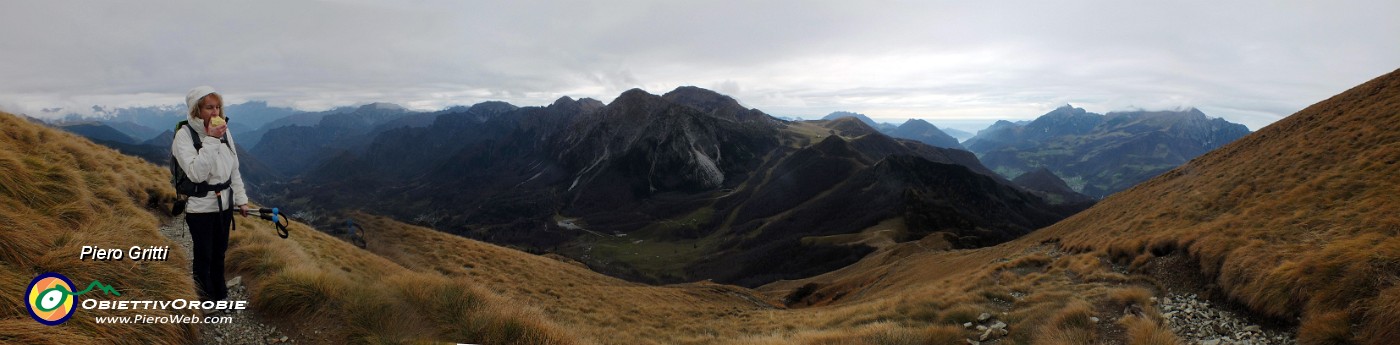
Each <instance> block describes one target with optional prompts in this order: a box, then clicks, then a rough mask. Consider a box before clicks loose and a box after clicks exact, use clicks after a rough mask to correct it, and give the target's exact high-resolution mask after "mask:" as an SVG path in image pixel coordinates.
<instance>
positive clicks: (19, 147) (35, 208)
mask: <svg viewBox="0 0 1400 345" xmlns="http://www.w3.org/2000/svg"><path fill="white" fill-rule="evenodd" d="M167 181H169V173H168V172H167V171H165V170H162V169H161V168H158V167H156V166H153V165H150V164H146V163H144V162H142V161H141V160H140V159H138V158H135V157H130V156H124V155H122V154H120V153H117V152H116V151H113V150H111V149H108V148H106V147H102V146H98V145H96V144H93V143H91V142H89V141H87V139H83V138H81V137H78V136H76V135H72V134H68V133H65V132H62V131H58V130H53V129H49V128H45V127H43V126H40V125H37V124H33V123H29V122H28V121H26V120H23V119H20V118H18V117H15V116H14V115H11V114H5V113H0V286H3V287H4V289H5V290H6V293H3V294H0V342H4V343H11V342H12V343H30V344H35V343H158V344H159V343H164V344H181V343H188V342H191V341H193V340H194V338H195V337H196V336H197V334H196V332H195V328H194V327H193V326H191V325H172V324H126V325H106V324H104V325H98V324H96V321H95V317H98V316H131V315H132V314H131V313H130V312H128V311H118V310H110V311H100V310H85V309H77V310H75V311H74V313H75V314H74V315H73V317H72V318H71V319H69V320H68V321H67V322H66V323H64V324H63V325H60V326H55V327H50V326H44V325H42V324H39V323H37V322H35V321H34V320H32V319H30V317H29V314H28V311H26V309H25V302H24V300H23V299H24V297H23V296H24V294H23V293H21V292H19V291H20V290H22V289H24V287H25V286H27V285H28V284H29V281H30V280H31V279H33V278H34V277H35V276H37V275H39V274H40V273H44V272H57V273H60V274H63V275H65V276H67V277H69V279H71V280H73V283H74V284H76V285H85V284H87V283H89V282H91V281H93V280H98V281H101V282H103V283H105V284H109V285H112V286H113V287H115V288H116V289H117V290H118V291H120V292H121V296H120V297H112V299H113V300H173V299H181V298H183V299H195V298H196V296H195V294H194V283H193V280H192V279H191V278H190V274H189V271H188V270H189V267H188V262H189V261H188V259H187V258H185V257H184V256H183V254H182V253H180V252H179V251H178V250H176V251H172V252H171V253H170V258H169V260H168V261H132V260H130V259H125V260H122V261H100V262H99V261H93V260H79V259H78V253H79V251H80V250H81V248H82V246H84V245H93V246H98V247H101V248H122V249H123V250H125V249H126V248H130V247H131V246H136V245H139V246H143V247H145V246H171V247H175V244H174V243H172V242H171V241H169V240H167V239H166V238H165V237H164V236H162V235H161V234H160V233H159V231H158V228H159V224H160V220H159V219H158V218H157V217H156V216H155V215H154V214H153V213H152V212H153V211H152V209H149V208H146V207H145V206H146V205H157V206H160V205H164V204H165V203H166V202H168V201H169V200H171V199H172V198H173V196H174V195H173V193H171V192H169V191H167V189H169V188H165V185H166V184H168V183H169V182H167ZM75 288H78V289H82V288H83V286H77V287H75ZM97 295H100V293H99V294H97ZM97 295H94V296H84V297H90V298H97V299H107V297H105V296H97ZM79 298H80V299H81V298H83V297H79ZM142 313H143V314H146V315H153V316H160V315H172V314H173V315H189V312H188V311H169V310H167V311H149V312H148V311H143V312H142Z"/></svg>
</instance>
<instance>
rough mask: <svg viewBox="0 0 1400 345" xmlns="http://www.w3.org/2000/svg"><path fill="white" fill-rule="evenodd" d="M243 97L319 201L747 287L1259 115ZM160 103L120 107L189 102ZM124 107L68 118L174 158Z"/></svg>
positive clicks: (1061, 191)
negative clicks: (94, 119)
mask: <svg viewBox="0 0 1400 345" xmlns="http://www.w3.org/2000/svg"><path fill="white" fill-rule="evenodd" d="M230 109H234V108H233V107H231V108H230ZM237 109H239V111H240V113H244V114H247V115H245V116H246V118H250V120H246V122H245V123H246V124H247V126H244V127H242V128H243V130H242V131H236V132H234V137H235V138H238V142H239V143H240V155H242V157H243V159H244V161H243V167H244V170H243V173H244V177H245V179H248V180H249V181H252V182H253V183H255V184H256V187H255V188H254V189H255V190H250V193H253V195H254V196H255V197H256V198H258V199H259V200H267V201H270V202H273V203H276V204H278V205H282V206H285V207H289V208H291V209H307V210H314V211H317V212H338V211H340V210H346V209H362V208H374V209H376V210H377V212H379V213H384V214H390V215H393V216H395V217H397V218H399V219H402V220H405V221H414V220H416V221H417V222H419V223H420V224H425V225H432V226H434V227H436V228H439V229H442V230H444V231H448V232H453V233H457V234H460V235H464V236H469V237H473V238H478V239H483V240H487V241H491V242H495V243H503V244H508V245H513V246H517V247H520V248H523V249H528V250H532V251H552V252H558V253H563V254H566V255H568V256H570V257H573V258H574V259H577V260H579V261H581V262H584V263H586V264H588V265H590V266H591V267H593V268H595V269H597V270H600V271H603V272H606V273H609V274H612V275H615V276H621V277H626V278H629V279H634V280H638V281H646V282H677V281H688V280H695V279H716V280H718V281H724V282H733V283H739V284H744V285H750V286H753V285H759V284H763V283H766V282H770V281H773V280H777V279H791V278H797V277H804V276H809V275H812V274H817V273H821V272H826V271H829V270H831V269H835V268H837V267H841V266H842V265H845V264H848V263H851V262H854V261H855V260H857V259H859V258H860V257H862V256H863V255H864V253H866V252H868V251H869V250H871V247H869V246H866V245H862V244H860V243H868V242H869V241H875V240H876V239H874V238H883V239H884V240H889V241H907V240H911V239H918V238H924V237H927V235H929V234H935V233H941V234H943V235H940V236H942V237H941V238H943V240H944V241H946V242H947V243H949V244H950V245H952V246H954V247H963V248H970V247H980V246H987V245H992V244H996V243H1000V242H1003V241H1006V240H1009V239H1012V238H1015V237H1017V236H1019V235H1020V234H1024V233H1026V232H1029V231H1031V230H1033V229H1036V228H1039V227H1041V226H1045V225H1048V224H1050V223H1053V222H1054V221H1056V220H1058V219H1061V218H1063V217H1066V216H1068V215H1070V214H1073V213H1075V212H1077V211H1078V210H1081V209H1083V208H1085V207H1088V206H1090V205H1092V204H1093V201H1094V198H1092V197H1088V196H1085V195H1084V194H1090V195H1093V196H1102V195H1106V194H1107V193H1111V192H1112V191H1115V190H1116V189H1115V188H1118V189H1121V188H1126V187H1127V186H1131V184H1132V183H1135V181H1140V180H1141V179H1145V178H1148V177H1151V176H1153V175H1155V174H1156V173H1158V172H1160V171H1159V170H1161V169H1170V168H1171V167H1174V166H1176V165H1179V164H1180V163H1181V162H1185V161H1186V160H1189V158H1190V157H1194V156H1195V155H1199V154H1200V153H1201V152H1204V150H1207V149H1208V148H1209V147H1215V146H1219V145H1220V144H1224V143H1227V142H1229V141H1231V140H1233V139H1234V138H1238V135H1243V134H1237V133H1235V132H1232V131H1236V132H1238V131H1242V133H1247V130H1244V129H1243V126H1239V125H1234V124H1229V123H1227V122H1224V121H1223V120H1219V119H1208V118H1205V116H1204V114H1200V112H1199V111H1197V110H1194V109H1192V110H1189V111H1186V112H1131V113H1110V114H1109V115H1098V114H1092V113H1087V112H1085V111H1083V109H1078V108H1072V107H1064V108H1061V109H1057V110H1056V111H1053V112H1051V113H1050V114H1047V115H1046V116H1042V117H1041V119H1037V120H1036V121H1029V122H1019V123H1013V122H1007V121H1001V122H998V123H996V124H994V125H992V126H991V127H989V128H988V129H986V130H983V131H981V132H980V133H979V134H978V135H977V136H976V137H974V138H972V139H971V140H968V141H967V142H965V144H966V145H967V147H968V149H971V150H972V151H973V152H977V154H974V153H972V152H968V151H964V150H963V144H959V143H958V141H957V139H954V138H953V137H952V136H949V135H948V134H947V133H945V132H943V131H942V130H941V129H939V128H938V127H936V126H934V125H933V124H930V123H928V122H927V121H923V120H909V121H906V122H905V123H904V124H901V125H899V126H895V125H892V124H884V123H875V122H874V121H873V120H870V118H869V117H866V116H864V115H861V114H857V113H849V112H836V113H833V114H831V115H829V116H828V120H819V121H789V120H780V119H777V118H774V117H771V116H768V115H767V114H764V113H763V112H761V111H759V110H756V109H749V108H745V107H743V106H741V105H740V104H739V103H738V102H737V101H736V100H734V99H733V98H730V97H728V96H724V95H721V94H718V93H715V92H713V91H709V90H705V89H701V88H696V87H682V88H678V89H676V90H673V91H671V92H669V93H666V94H664V95H659V96H658V95H653V94H649V93H647V92H645V91H642V90H630V91H627V92H624V93H623V94H621V95H619V96H618V97H617V99H615V100H614V101H613V102H612V103H609V104H604V103H602V102H599V101H596V100H592V99H587V98H585V99H578V100H575V99H571V98H568V97H564V98H561V99H559V100H558V101H556V102H554V103H553V104H551V105H549V106H544V107H524V108H521V107H517V106H514V105H511V104H508V103H504V102H484V103H480V104H477V105H474V106H471V107H454V108H449V109H446V110H443V111H438V112H414V111H409V110H407V109H404V108H402V107H400V106H397V105H393V104H387V103H374V104H369V105H364V106H359V107H347V108H338V109H334V110H330V111H324V112H295V111H290V110H288V111H283V108H270V107H266V104H264V103H249V104H244V105H239V106H238V108H237ZM158 110H160V109H147V110H145V112H122V113H133V114H145V115H143V116H135V115H132V116H129V118H131V119H143V120H142V121H146V122H149V123H163V122H166V121H174V122H178V121H175V120H176V119H177V118H176V116H181V117H179V118H178V119H182V118H183V117H182V116H183V114H180V113H178V112H177V113H173V115H172V114H166V115H158V114H159V113H160V111H158ZM259 111H261V112H262V113H261V114H272V113H277V114H285V115H284V116H282V117H280V118H272V117H271V116H262V115H258V116H253V114H259V113H258V112H259ZM229 112H230V116H234V118H235V120H234V121H235V122H238V121H243V120H238V119H243V118H244V117H236V116H235V115H234V114H233V110H230V111H229ZM159 116H166V117H168V118H160V117H159ZM152 118H155V119H159V120H158V121H157V120H152ZM174 122H171V123H170V124H169V126H171V127H172V128H173V123H174ZM128 123H129V124H137V123H136V122H116V123H113V122H107V123H106V124H103V123H85V124H73V125H72V126H71V127H72V128H70V129H69V130H70V131H73V132H77V133H80V134H83V135H84V136H88V137H89V138H92V139H94V141H97V142H99V143H102V144H104V145H108V146H111V147H114V148H117V149H118V150H121V151H122V152H126V153H128V154H133V155H138V156H141V157H144V158H146V159H147V160H150V161H152V162H154V163H157V164H166V163H167V162H168V156H169V141H170V136H171V135H172V133H171V132H170V130H169V129H164V130H163V131H162V132H160V133H159V134H158V135H157V136H156V137H154V138H151V139H148V140H145V141H139V139H135V138H131V136H130V135H127V134H125V133H123V132H124V131H120V130H117V129H116V127H122V126H125V127H134V126H129V125H116V124H128ZM252 125H257V127H256V129H252V128H251V127H252ZM1232 125H1233V126H1232ZM1235 126H1238V127H1235ZM125 132H131V129H130V128H129V129H128V131H125ZM1212 145H1214V146H1212ZM978 155H981V156H982V157H981V159H979V157H978ZM1028 157H1029V158H1028ZM984 162H986V163H985V164H986V165H985V166H984ZM1060 163H1065V164H1064V165H1056V164H1060ZM1068 163H1074V164H1068ZM1075 169H1091V170H1090V171H1093V172H1095V173H1097V174H1098V175H1086V174H1085V173H1082V172H1081V170H1075ZM1092 169H1097V170H1092ZM1012 177H1015V179H1010V178H1012ZM1081 191H1084V192H1087V193H1084V194H1081V193H1080V192H1081ZM876 228H881V229H885V230H890V231H883V230H882V231H876V230H874V229H876ZM872 236H873V237H872ZM879 241H883V240H879ZM662 251H664V252H666V253H667V255H659V253H660V252H662ZM647 253H653V255H652V256H650V257H648V256H647ZM662 257H665V259H662Z"/></svg>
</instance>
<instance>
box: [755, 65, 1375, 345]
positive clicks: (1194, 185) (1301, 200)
mask: <svg viewBox="0 0 1400 345" xmlns="http://www.w3.org/2000/svg"><path fill="white" fill-rule="evenodd" d="M1397 127H1400V72H1392V73H1390V74H1387V75H1385V76H1382V77H1379V78H1377V79H1375V80H1372V81H1370V82H1367V83H1365V84H1362V85H1360V86H1357V87H1355V88H1353V89H1351V90H1348V91H1346V92H1344V93H1342V94H1339V95H1337V96H1334V97H1332V98H1330V99H1328V100H1325V101H1322V102H1319V103H1317V104H1315V105H1313V106H1310V107H1308V108H1307V109H1304V110H1302V111H1300V112H1298V113H1296V114H1294V115H1292V116H1290V117H1288V118H1286V119H1284V120H1281V121H1279V122H1277V123H1275V124H1273V125H1271V126H1269V127H1266V128H1264V129H1262V130H1260V131H1259V132H1257V133H1254V134H1252V135H1250V136H1247V137H1245V138H1243V139H1241V140H1239V141H1236V142H1234V143H1232V144H1230V145H1227V146H1224V147H1222V148H1220V149H1219V150H1216V151H1213V152H1211V153H1208V154H1206V155H1204V156H1202V157H1199V158H1197V159H1195V160H1193V161H1191V162H1189V163H1188V164H1186V165H1184V166H1182V167H1180V168H1178V169H1175V170H1172V171H1170V172H1168V173H1166V174H1164V175H1163V176H1160V177H1158V178H1155V179H1153V180H1150V181H1148V182H1146V183H1144V184H1142V185H1139V186H1137V187H1135V188H1132V189H1130V190H1127V191H1124V192H1122V193H1119V194H1116V195H1114V196H1112V197H1110V198H1108V199H1105V200H1104V201H1102V202H1100V203H1099V204H1098V205H1096V206H1094V207H1092V208H1090V209H1089V210H1087V211H1084V212H1082V213H1079V214H1077V215H1075V216H1073V217H1071V218H1069V219H1067V220H1064V221H1061V222H1060V223H1057V224H1055V225H1053V226H1050V227H1048V228H1045V229H1041V230H1038V231H1036V232H1033V233H1031V234H1030V235H1027V236H1026V237H1023V238H1021V239H1018V240H1016V241H1013V242H1009V243H1006V244H1003V245H999V246H996V247H991V248H983V249H977V250H967V251H955V252H938V251H929V250H925V249H923V248H922V247H907V246H906V248H905V250H907V252H904V253H901V252H899V250H898V247H894V248H890V249H887V250H882V251H881V252H877V253H876V254H875V255H871V256H869V257H867V258H865V259H864V260H862V261H861V262H860V263H857V264H856V265H853V266H851V267H847V268H845V269H842V270H839V271H836V272H831V273H828V274H826V275H823V276H819V277H816V278H813V279H807V280H803V281H792V282H778V283H774V284H770V285H768V286H765V287H764V288H763V289H762V290H763V291H766V292H768V293H770V294H782V293H786V292H790V291H797V290H799V289H800V288H801V287H802V286H803V285H805V284H809V283H810V284H813V285H814V286H815V288H812V289H810V290H813V292H812V293H811V294H810V295H809V296H815V297H808V301H807V303H812V304H823V303H845V304H858V303H864V304H886V305H888V307H889V308H886V309H880V310H879V311H876V313H877V314H879V313H883V314H884V315H886V316H887V317H889V318H892V319H898V320H904V319H905V318H904V316H902V314H901V313H898V312H897V311H895V312H887V311H884V310H898V309H899V308H900V307H901V306H907V305H909V304H910V303H911V302H912V303H914V304H915V305H918V304H926V303H942V302H940V301H943V300H945V299H941V298H940V297H934V296H937V295H940V294H949V293H951V294H952V296H963V297H958V298H970V300H969V301H966V303H971V304H972V305H977V304H981V305H988V304H991V305H996V304H997V303H998V302H996V301H997V300H1001V301H1007V302H1011V303H1005V304H1002V306H1003V307H1004V308H1005V309H1007V310H1009V314H1010V315H1011V317H1013V318H1014V317H1015V315H1017V314H1025V313H1034V312H1035V309H1037V308H1039V307H1037V306H1036V302H1035V301H1056V302H1051V303H1052V304H1049V305H1055V304H1059V303H1066V302H1068V303H1071V304H1073V303H1078V302H1074V300H1085V301H1086V302H1090V303H1091V304H1092V305H1094V306H1097V307H1096V309H1097V310H1099V311H1100V312H1111V311H1112V310H1114V309H1120V310H1121V309H1122V308H1116V306H1114V307H1109V308H1104V307H1103V306H1104V305H1105V304H1106V303H1107V302H1111V301H1114V300H1122V298H1115V297H1114V296H1116V295H1124V294H1127V295H1137V294H1140V292H1130V291H1133V290H1131V289H1135V287H1133V286H1138V287H1142V288H1145V289H1148V290H1150V291H1152V292H1157V293H1161V292H1162V291H1163V290H1185V291H1193V292H1200V293H1204V294H1207V295H1214V297H1215V298H1217V299H1221V300H1226V301H1230V302H1233V303H1237V304H1239V305H1240V306H1241V307H1242V308H1244V309H1245V310H1248V311H1250V312H1252V313H1254V314H1255V315H1257V316H1261V317H1264V318H1273V319H1274V320H1275V321H1276V322H1278V323H1281V324H1283V325H1285V327H1291V326H1292V325H1296V332H1297V336H1298V340H1299V342H1300V343H1303V344H1349V343H1364V344H1388V343H1391V342H1393V341H1394V339H1400V284H1397V283H1400V197H1397V196H1396V191H1400V175H1397V174H1396V171H1397V170H1396V169H1397V165H1396V162H1397V161H1400V128H1397ZM901 246H903V245H901ZM1101 282H1102V283H1112V284H1110V285H1104V286H1092V285H1094V284H1098V283H1101ZM1086 283H1088V284H1091V286H1084V287H1075V286H1076V285H1082V284H1086ZM1118 284H1122V285H1118ZM1124 289H1128V290H1124ZM1002 294H1009V295H1012V297H1016V296H1015V295H1017V294H1020V295H1024V297H1023V298H1022V297H1016V298H1014V299H1006V298H1004V297H1005V296H998V295H1002ZM1055 294H1059V295H1060V296H1059V297H1057V298H1051V297H1037V295H1040V296H1053V295H1055ZM836 295H840V296H845V298H844V299H840V301H835V302H833V300H836V299H835V298H833V297H831V296H836ZM978 295H980V297H979V296H978ZM891 296H905V297H904V298H905V299H906V300H904V301H901V300H900V299H898V298H892V297H891ZM967 296H971V297H967ZM990 296H997V297H994V298H990V299H988V298H989V297H990ZM962 305H967V304H960V305H958V306H955V307H953V308H960V307H961V306H962ZM1066 310H1069V309H1061V311H1060V312H1059V313H1061V314H1063V313H1064V312H1065V311H1066ZM1145 314H1148V315H1151V314H1152V313H1145ZM1046 319H1047V318H1043V317H1035V318H1024V319H1020V320H1017V322H1011V324H1012V328H1019V329H1032V330H1037V332H1040V333H1041V334H1044V335H1046V336H1047V337H1048V336H1049V335H1052V334H1057V333H1056V329H1058V328H1057V326H1053V325H1054V322H1053V321H1052V322H1050V323H1045V320H1046ZM1022 322H1029V323H1030V324H1022ZM1134 327H1138V326H1133V325H1128V324H1125V325H1124V329H1125V330H1128V331H1129V332H1128V333H1130V334H1131V333H1132V332H1131V330H1132V329H1134ZM1097 337H1098V336H1096V338H1097ZM1040 339H1044V338H1040ZM1028 340H1029V339H1028ZM1037 341H1039V340H1037Z"/></svg>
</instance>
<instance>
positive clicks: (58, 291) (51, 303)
mask: <svg viewBox="0 0 1400 345" xmlns="http://www.w3.org/2000/svg"><path fill="white" fill-rule="evenodd" d="M94 288H101V291H102V292H104V293H106V294H108V295H113V296H121V295H122V294H121V292H119V291H117V289H114V288H112V286H111V285H107V284H103V283H102V282H100V281H96V280H94V281H92V283H91V284H88V287H87V288H86V289H83V291H78V292H73V281H72V280H69V279H68V277H65V276H63V275H62V274H58V273H54V272H45V273H44V274H40V275H39V276H38V277H34V280H32V281H30V282H29V288H28V289H25V293H24V301H25V306H26V307H28V308H29V316H30V317H33V318H34V321H39V323H42V324H45V325H49V326H54V325H58V324H61V323H63V322H65V321H68V319H70V318H72V317H73V310H74V309H76V308H74V307H75V305H76V304H77V303H76V300H77V296H78V295H82V294H85V293H88V292H89V291H92V289H94Z"/></svg>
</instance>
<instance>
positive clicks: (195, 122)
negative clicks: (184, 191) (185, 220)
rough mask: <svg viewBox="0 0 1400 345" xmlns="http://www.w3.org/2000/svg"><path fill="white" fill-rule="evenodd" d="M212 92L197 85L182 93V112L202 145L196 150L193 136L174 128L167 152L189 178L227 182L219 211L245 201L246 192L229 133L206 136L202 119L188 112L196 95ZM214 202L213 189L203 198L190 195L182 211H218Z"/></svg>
mask: <svg viewBox="0 0 1400 345" xmlns="http://www.w3.org/2000/svg"><path fill="white" fill-rule="evenodd" d="M212 93H215V92H214V88H212V87H208V86H200V87H196V88H194V89H193V90H190V93H189V95H187V96H185V105H186V106H188V108H187V109H186V112H185V114H186V116H188V117H189V120H188V121H189V126H190V127H192V128H193V129H194V131H195V133H196V135H197V136H198V137H199V138H198V140H200V143H202V144H203V147H202V148H201V149H199V150H198V151H196V150H195V149H194V144H193V142H192V141H191V140H195V139H193V138H190V132H189V130H186V129H184V128H179V129H178V130H176V131H175V141H174V142H172V143H171V144H170V152H173V153H174V155H175V161H176V162H178V163H179V164H180V169H184V171H185V175H186V176H188V177H189V179H190V181H193V182H195V183H209V184H220V183H224V181H230V183H229V188H228V189H225V190H224V191H223V193H222V194H223V210H230V209H233V207H234V206H236V205H244V204H247V203H248V192H247V190H245V189H244V188H243V176H242V175H241V174H239V173H238V154H237V153H235V150H233V148H234V147H235V146H234V142H233V136H232V135H230V134H231V133H224V139H223V140H220V139H218V138H214V137H210V136H209V135H208V134H207V133H205V131H204V120H201V119H199V118H198V117H194V116H190V115H189V114H192V113H194V111H193V110H194V109H195V108H196V107H198V106H199V99H200V98H204V96H207V95H209V94H212ZM220 115H224V114H222V113H220ZM225 140H227V141H228V145H225V144H224V141H225ZM218 201H219V200H218V199H216V198H215V195H214V193H213V192H210V193H209V194H208V195H206V196H204V197H190V199H189V203H188V204H186V205H185V212H188V213H212V212H219V211H220V209H219V203H218Z"/></svg>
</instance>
